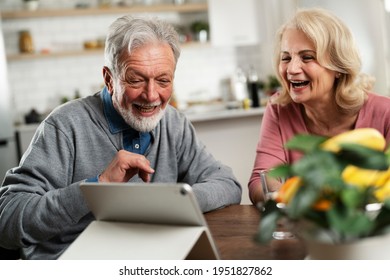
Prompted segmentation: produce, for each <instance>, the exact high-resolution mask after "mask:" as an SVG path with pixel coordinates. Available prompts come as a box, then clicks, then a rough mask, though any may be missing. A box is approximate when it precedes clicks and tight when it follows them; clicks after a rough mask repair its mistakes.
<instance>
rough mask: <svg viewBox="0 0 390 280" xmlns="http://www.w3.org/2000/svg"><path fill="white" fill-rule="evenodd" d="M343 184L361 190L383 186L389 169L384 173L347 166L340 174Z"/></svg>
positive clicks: (387, 177)
mask: <svg viewBox="0 0 390 280" xmlns="http://www.w3.org/2000/svg"><path fill="white" fill-rule="evenodd" d="M341 177H342V179H343V180H344V182H346V183H348V184H351V185H355V186H358V187H361V188H366V187H369V186H377V187H381V186H383V185H384V184H385V183H386V182H387V181H388V180H389V178H390V168H389V169H388V170H386V171H380V170H373V169H364V168H360V167H356V166H354V165H348V166H347V167H346V168H345V169H344V170H343V173H342V174H341Z"/></svg>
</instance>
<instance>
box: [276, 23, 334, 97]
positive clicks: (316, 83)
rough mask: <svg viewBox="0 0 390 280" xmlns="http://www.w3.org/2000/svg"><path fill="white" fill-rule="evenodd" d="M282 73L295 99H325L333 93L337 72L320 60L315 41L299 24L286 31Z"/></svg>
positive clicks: (282, 50)
mask: <svg viewBox="0 0 390 280" xmlns="http://www.w3.org/2000/svg"><path fill="white" fill-rule="evenodd" d="M279 74H280V76H281V77H282V80H283V83H284V86H286V87H287V88H288V91H289V94H290V96H291V98H292V100H293V101H294V102H297V103H304V104H305V103H310V102H313V101H315V102H321V101H324V100H329V98H330V97H331V96H333V86H334V82H335V78H336V72H335V71H332V70H329V69H327V68H325V67H323V66H321V65H320V64H319V62H318V61H317V53H316V50H315V47H314V44H313V42H311V40H309V38H307V37H306V35H305V34H304V33H303V32H302V31H300V30H297V29H295V28H288V29H286V30H285V31H284V33H283V36H282V40H281V50H280V61H279Z"/></svg>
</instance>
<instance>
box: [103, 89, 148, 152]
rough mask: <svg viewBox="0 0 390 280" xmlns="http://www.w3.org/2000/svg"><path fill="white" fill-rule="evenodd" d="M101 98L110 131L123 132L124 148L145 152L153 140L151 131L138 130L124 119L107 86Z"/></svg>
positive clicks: (113, 132) (114, 132)
mask: <svg viewBox="0 0 390 280" xmlns="http://www.w3.org/2000/svg"><path fill="white" fill-rule="evenodd" d="M101 98H102V101H103V107H104V115H105V116H106V120H107V122H108V126H109V129H110V132H111V133H112V134H117V133H121V132H122V133H123V148H124V149H125V150H126V151H129V152H132V153H137V154H141V155H143V154H145V152H146V149H147V148H148V147H149V144H150V142H151V134H150V132H139V131H136V130H135V129H133V128H132V127H131V126H129V125H128V124H127V123H126V122H125V121H124V120H123V118H122V116H121V115H119V113H118V112H117V111H116V110H115V108H114V106H113V104H112V99H111V95H110V93H109V92H108V90H107V88H106V87H104V89H103V90H102V91H101Z"/></svg>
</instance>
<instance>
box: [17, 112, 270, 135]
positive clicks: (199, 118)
mask: <svg viewBox="0 0 390 280" xmlns="http://www.w3.org/2000/svg"><path fill="white" fill-rule="evenodd" d="M264 111H265V107H260V108H250V109H223V110H216V111H206V112H189V113H185V114H186V116H187V117H188V119H189V120H190V121H191V122H193V123H196V122H206V121H214V120H223V119H235V118H243V117H250V116H262V115H263V113H264ZM38 126H39V123H33V124H21V125H16V126H15V130H16V131H17V132H34V131H35V130H36V129H37V128H38Z"/></svg>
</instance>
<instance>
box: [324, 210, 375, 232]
mask: <svg viewBox="0 0 390 280" xmlns="http://www.w3.org/2000/svg"><path fill="white" fill-rule="evenodd" d="M327 217H328V220H329V226H330V228H331V229H333V230H334V231H336V232H339V233H340V234H341V235H343V236H344V237H348V239H353V238H358V237H364V236H367V235H368V234H369V233H370V231H371V230H372V229H373V228H374V222H373V221H372V220H371V219H370V218H369V217H368V216H366V215H365V213H364V212H363V211H350V210H347V209H345V208H343V207H334V208H331V209H330V210H329V211H328V212H327Z"/></svg>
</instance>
